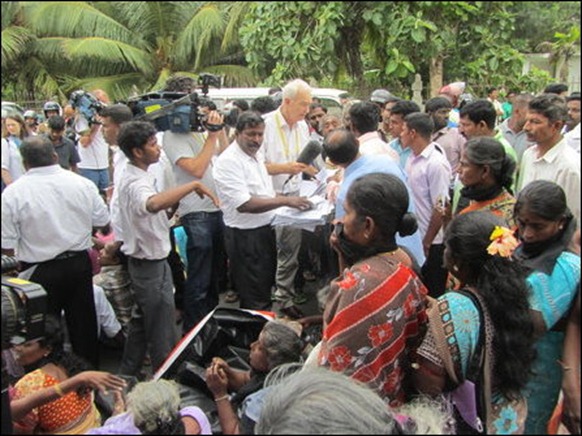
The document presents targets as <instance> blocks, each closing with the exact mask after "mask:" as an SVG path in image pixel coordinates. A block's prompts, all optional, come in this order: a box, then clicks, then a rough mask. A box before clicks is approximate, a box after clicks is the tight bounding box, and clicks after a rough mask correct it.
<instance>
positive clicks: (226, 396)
mask: <svg viewBox="0 0 582 436" xmlns="http://www.w3.org/2000/svg"><path fill="white" fill-rule="evenodd" d="M222 400H228V395H223V396H222V397H218V398H215V399H214V402H215V403H218V402H219V401H222Z"/></svg>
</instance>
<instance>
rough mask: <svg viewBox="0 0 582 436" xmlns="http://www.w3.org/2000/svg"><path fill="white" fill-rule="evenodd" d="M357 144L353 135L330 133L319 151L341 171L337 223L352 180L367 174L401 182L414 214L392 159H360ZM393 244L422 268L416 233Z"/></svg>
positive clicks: (347, 131) (387, 157) (411, 202)
mask: <svg viewBox="0 0 582 436" xmlns="http://www.w3.org/2000/svg"><path fill="white" fill-rule="evenodd" d="M359 147H360V145H359V143H358V140H357V138H356V137H355V135H354V134H353V133H352V132H350V131H349V130H346V129H336V130H334V131H332V132H331V133H330V134H329V135H328V136H327V137H326V139H325V141H324V143H323V149H324V150H325V153H326V154H327V156H328V158H329V160H330V161H331V162H332V163H333V164H335V165H337V166H339V167H342V168H344V179H343V181H342V184H341V187H340V190H339V192H338V195H337V201H336V205H335V219H336V220H340V219H342V218H343V216H344V215H345V211H344V207H343V204H344V201H345V198H346V195H347V193H348V190H349V188H350V185H351V184H352V182H354V181H355V180H356V179H358V178H360V177H362V176H364V175H366V174H371V173H384V174H392V175H395V176H396V177H398V178H399V179H400V180H402V181H403V182H404V184H405V185H406V187H407V189H408V193H409V197H410V204H409V207H408V211H409V212H412V213H414V210H415V209H414V202H413V200H412V195H410V188H409V187H408V183H407V181H406V175H405V174H404V172H403V171H402V169H401V168H400V166H399V165H398V163H396V162H394V160H393V159H392V158H390V157H389V156H388V155H386V156H382V155H373V156H362V155H361V154H360V152H359ZM396 243H397V244H398V245H399V246H401V247H403V248H405V249H406V250H407V251H408V253H409V254H410V255H411V257H412V258H413V260H415V261H416V262H418V265H422V264H424V261H425V256H424V252H423V248H422V240H421V238H420V233H419V232H418V230H417V231H416V232H415V233H414V234H412V235H410V236H406V237H404V238H403V237H400V236H398V235H397V236H396Z"/></svg>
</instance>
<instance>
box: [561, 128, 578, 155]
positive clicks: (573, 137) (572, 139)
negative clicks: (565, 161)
mask: <svg viewBox="0 0 582 436" xmlns="http://www.w3.org/2000/svg"><path fill="white" fill-rule="evenodd" d="M564 138H566V142H567V143H568V145H569V146H570V147H572V148H573V149H574V150H575V151H576V152H577V153H578V154H580V123H578V124H576V127H574V128H573V129H572V130H570V131H569V132H567V133H566V134H565V135H564Z"/></svg>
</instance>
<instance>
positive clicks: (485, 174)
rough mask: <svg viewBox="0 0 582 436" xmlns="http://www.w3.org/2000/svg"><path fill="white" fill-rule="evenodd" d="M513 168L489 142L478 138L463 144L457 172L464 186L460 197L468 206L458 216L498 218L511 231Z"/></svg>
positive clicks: (501, 150) (498, 145) (497, 146)
mask: <svg viewBox="0 0 582 436" xmlns="http://www.w3.org/2000/svg"><path fill="white" fill-rule="evenodd" d="M515 165H516V164H515V161H514V160H513V158H511V157H510V156H508V155H507V154H505V149H504V148H503V145H502V144H501V143H500V142H499V141H497V140H495V139H493V138H487V137H479V138H474V139H471V140H470V141H469V142H467V144H466V145H465V149H464V150H463V152H462V154H461V159H460V161H459V168H458V170H457V172H458V173H459V180H460V182H461V183H462V184H463V186H464V187H463V189H461V195H462V196H463V197H465V198H468V199H469V200H470V202H469V206H467V207H465V208H464V209H463V210H461V211H460V212H459V213H460V214H463V213H467V212H472V211H475V210H487V211H489V212H492V213H494V214H495V215H497V216H500V217H502V218H503V219H504V220H505V221H506V222H507V225H508V226H509V228H511V229H513V228H515V221H514V219H513V205H514V204H515V198H514V197H513V195H512V192H513V191H512V190H511V186H512V183H513V176H512V174H513V173H514V171H515Z"/></svg>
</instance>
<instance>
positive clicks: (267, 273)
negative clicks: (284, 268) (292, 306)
mask: <svg viewBox="0 0 582 436" xmlns="http://www.w3.org/2000/svg"><path fill="white" fill-rule="evenodd" d="M224 241H225V246H226V252H227V254H228V258H229V260H230V268H231V272H232V279H233V282H234V288H235V289H236V290H237V291H238V293H239V296H240V307H241V308H243V309H255V310H270V309H271V288H272V287H273V285H274V284H275V273H276V271H277V246H276V239H275V231H274V229H273V228H272V227H271V226H263V227H259V228H257V229H248V230H247V229H244V230H243V229H236V228H232V227H226V228H225V232H224Z"/></svg>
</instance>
